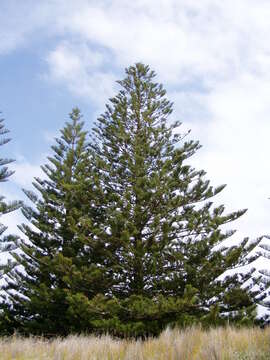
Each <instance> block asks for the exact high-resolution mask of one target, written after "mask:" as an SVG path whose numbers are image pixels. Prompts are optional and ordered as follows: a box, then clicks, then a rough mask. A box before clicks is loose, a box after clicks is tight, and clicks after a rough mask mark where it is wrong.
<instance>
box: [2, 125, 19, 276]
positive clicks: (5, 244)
mask: <svg viewBox="0 0 270 360" xmlns="http://www.w3.org/2000/svg"><path fill="white" fill-rule="evenodd" d="M8 133H9V130H7V129H6V128H5V125H4V120H3V119H0V137H1V138H0V146H2V145H5V144H7V143H8V142H9V141H10V140H11V139H10V138H8V137H6V134H8ZM13 161H14V160H12V159H7V158H0V183H2V182H5V181H7V180H8V179H9V177H10V176H11V175H12V174H13V171H11V170H9V168H8V166H7V165H8V164H10V163H12V162H13ZM20 205H21V204H20V202H19V201H12V202H7V201H6V199H5V197H4V196H3V195H0V216H2V215H5V214H8V213H10V212H12V211H14V210H17V209H18V208H19V207H20ZM6 230H7V227H6V226H4V225H3V224H0V254H1V253H7V252H9V251H11V250H14V249H15V248H16V240H17V237H16V236H13V235H6V236H4V235H3V233H4V232H5V231H6ZM6 271H8V266H2V265H1V266H0V278H1V276H2V275H3V272H6Z"/></svg>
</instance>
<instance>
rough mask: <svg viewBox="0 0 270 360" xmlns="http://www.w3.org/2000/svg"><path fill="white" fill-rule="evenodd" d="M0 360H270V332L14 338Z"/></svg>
mask: <svg viewBox="0 0 270 360" xmlns="http://www.w3.org/2000/svg"><path fill="white" fill-rule="evenodd" d="M0 359H1V360H34V359H35V360H88V359H90V360H105V359H106V360H164V359H165V360H182V359H183V360H192V359H194V360H195V359H196V360H234V359H235V360H253V359H254V360H255V359H256V360H266V359H270V328H268V329H265V330H260V329H258V328H254V329H241V330H237V329H234V328H230V327H228V328H225V329H222V328H220V329H212V330H210V331H202V330H200V329H198V328H190V329H187V330H185V331H177V330H166V331H165V332H163V333H162V334H161V336H160V337H159V338H158V339H149V340H147V341H144V342H143V341H128V340H116V339H112V338H111V337H109V336H102V337H100V338H99V337H94V336H88V337H86V336H70V337H68V338H65V339H54V340H52V341H47V340H44V339H40V338H30V339H23V338H19V337H16V336H14V337H11V338H2V339H1V340H0Z"/></svg>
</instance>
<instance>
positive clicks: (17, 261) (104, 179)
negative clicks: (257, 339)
mask: <svg viewBox="0 0 270 360" xmlns="http://www.w3.org/2000/svg"><path fill="white" fill-rule="evenodd" d="M154 78H155V74H154V72H153V71H150V69H149V67H148V66H145V65H143V64H136V65H135V66H131V67H130V68H128V69H127V70H126V78H125V79H124V80H123V81H119V85H120V87H121V89H120V91H119V93H118V94H117V95H116V96H115V97H114V98H112V99H110V103H109V104H108V105H106V111H105V113H104V114H103V115H101V116H100V117H99V118H98V120H97V123H96V125H95V127H94V129H93V132H92V137H91V141H89V143H88V140H87V133H86V132H85V131H84V130H83V122H82V121H81V120H80V113H79V110H78V109H75V110H73V112H72V113H71V120H70V122H69V123H67V124H66V126H65V127H64V129H63V130H62V131H61V134H62V135H61V138H60V139H57V140H56V145H54V146H53V148H52V149H53V151H54V156H53V157H50V158H49V164H47V165H45V166H44V167H43V171H44V173H45V175H46V176H45V177H44V179H35V182H34V186H35V188H36V190H37V191H38V193H39V194H34V193H33V192H30V191H25V193H26V195H27V196H28V197H29V199H30V200H31V201H32V202H33V203H34V207H33V208H32V207H27V206H24V208H23V213H24V215H25V217H26V218H27V219H28V220H29V221H30V223H31V225H28V224H24V225H23V226H21V230H22V231H23V233H24V235H25V237H26V239H25V240H21V242H20V252H16V253H15V252H13V258H14V263H13V270H12V271H10V272H9V274H8V277H7V285H6V287H5V291H6V297H5V302H4V305H3V311H2V319H4V320H2V324H6V325H4V326H5V329H7V328H8V329H10V331H13V329H17V330H18V331H22V332H25V333H34V334H45V335H59V334H61V335H65V334H67V333H70V332H91V331H95V332H110V333H112V334H115V335H117V336H144V335H149V334H152V335H157V334H159V333H160V331H161V330H163V329H164V328H165V327H166V326H167V325H172V326H173V325H179V326H187V325H190V324H193V323H202V324H205V325H218V324H223V323H226V322H228V321H230V322H235V323H237V324H248V323H252V322H253V321H254V317H255V311H254V309H255V305H254V301H253V299H252V297H251V294H250V291H249V290H250V289H248V288H245V289H244V288H243V286H242V285H243V284H244V283H245V282H246V280H247V279H248V278H249V277H250V275H251V274H250V273H247V274H245V275H244V274H239V273H237V274H235V273H230V272H229V270H233V269H235V268H237V267H240V266H242V265H246V264H248V263H250V262H251V261H252V260H253V258H251V257H249V259H248V258H247V255H248V254H249V253H250V251H251V250H252V249H254V247H255V246H256V245H257V242H254V243H252V244H250V243H248V239H244V240H243V241H242V242H241V243H240V244H239V245H235V246H229V247H226V246H224V240H226V239H227V238H229V237H230V236H231V235H232V234H233V231H223V230H222V225H224V224H227V223H230V222H232V221H234V220H236V219H238V218H239V217H240V216H241V215H243V214H244V212H245V210H240V211H236V212H233V213H229V214H226V213H225V209H224V206H223V205H221V206H217V207H215V206H214V205H213V203H212V200H211V199H212V198H213V197H214V196H215V195H217V194H218V193H219V192H220V191H222V189H223V188H224V185H222V186H219V187H217V188H213V187H212V186H211V185H210V183H209V181H208V180H206V179H205V172H204V171H203V170H196V169H194V168H193V167H192V166H190V165H189V164H188V163H187V160H188V159H189V158H190V157H191V156H192V155H193V154H194V153H195V152H196V151H197V150H198V149H199V148H200V145H199V144H198V142H194V141H186V140H185V134H182V135H181V134H178V133H177V132H178V128H179V126H180V124H179V123H178V122H176V123H173V124H170V121H169V119H168V117H169V115H170V114H171V113H172V103H171V102H170V101H169V100H168V99H167V97H166V92H165V90H164V89H163V87H162V85H160V84H157V83H155V82H154ZM225 272H227V273H226V274H227V276H223V278H221V275H222V274H224V273H225ZM7 324H8V325H7Z"/></svg>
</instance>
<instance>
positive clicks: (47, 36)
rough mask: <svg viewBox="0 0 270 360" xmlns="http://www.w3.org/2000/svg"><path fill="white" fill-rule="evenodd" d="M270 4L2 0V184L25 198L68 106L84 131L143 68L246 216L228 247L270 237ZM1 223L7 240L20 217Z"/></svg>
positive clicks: (199, 157) (224, 197) (225, 196)
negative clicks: (10, 172)
mask: <svg viewBox="0 0 270 360" xmlns="http://www.w3.org/2000/svg"><path fill="white" fill-rule="evenodd" d="M269 16H270V2H269V1H264V0H257V1H256V2H255V1H253V0H238V1H237V2H236V1H232V0H227V1H220V0H200V1H196V0H148V1H143V0H134V1H132V2H129V1H124V0H114V1H107V0H99V1H90V0H89V1H87V0H76V1H75V0H65V1H64V0H44V1H43V0H39V1H36V0H24V1H21V0H1V2H0V69H1V86H0V99H1V102H0V109H1V111H2V113H3V114H2V115H3V117H4V118H5V123H6V127H7V128H9V129H10V130H11V137H12V138H13V140H12V142H11V143H9V144H8V145H7V146H5V149H4V148H3V149H2V152H3V153H4V154H6V155H7V156H9V157H14V158H15V159H16V163H14V164H13V169H14V170H15V171H16V173H15V175H14V176H13V177H12V179H11V180H10V182H9V183H8V184H4V185H1V186H2V192H3V193H4V194H5V195H6V196H7V198H9V199H14V198H17V199H18V198H19V199H24V197H23V194H22V192H21V190H20V189H21V187H27V188H29V187H31V182H32V180H33V177H34V176H36V175H40V174H41V173H40V165H41V164H43V163H44V161H45V159H46V156H47V155H48V154H49V153H50V146H51V144H52V140H53V138H54V136H56V135H57V132H58V130H59V129H60V128H61V127H62V126H63V124H64V122H65V121H66V120H67V117H68V113H69V112H70V111H71V109H72V108H73V107H74V106H79V107H80V108H81V110H82V113H83V114H84V120H85V122H86V126H87V128H90V127H91V125H92V123H93V121H94V120H95V118H96V117H97V115H98V114H99V113H101V112H102V111H103V110H104V105H105V102H106V101H107V99H108V98H109V97H110V96H112V95H113V94H115V91H116V88H117V87H116V85H115V80H117V79H121V78H122V77H123V73H124V68H125V67H126V66H129V65H131V64H133V63H134V62H137V61H142V62H144V63H147V64H149V65H150V66H151V67H152V68H153V69H154V70H155V71H156V72H157V74H158V80H159V81H161V82H162V83H163V84H164V86H165V88H166V89H167V90H168V96H169V98H170V99H171V100H172V101H174V104H175V105H174V109H175V111H174V114H173V116H172V118H173V119H178V120H180V121H182V122H183V126H182V129H181V128H180V131H186V130H187V129H191V130H192V131H191V135H190V138H192V139H195V140H197V139H198V140H199V141H200V142H201V144H202V145H203V148H202V149H201V150H200V151H199V153H198V154H196V156H194V158H193V159H192V164H193V165H194V166H196V167H199V168H203V169H205V170H206V171H207V177H208V178H210V179H211V181H212V183H213V185H219V184H223V183H226V184H227V188H226V189H225V190H224V191H223V193H222V194H221V195H219V197H218V198H217V199H216V201H217V203H224V204H225V206H226V208H227V209H228V211H230V210H237V209H241V208H248V209H249V211H248V213H247V214H246V215H245V216H243V217H242V219H241V220H238V221H237V222H236V223H235V225H234V228H236V229H237V230H238V232H237V234H236V235H235V237H234V239H235V241H237V239H241V238H242V237H244V236H250V237H251V238H255V237H258V236H260V235H262V234H266V233H270V226H269V214H270V200H268V197H269V196H270V164H269V160H268V157H269V153H270V141H269V134H270V42H269V41H268V39H269V35H270V22H269ZM4 221H5V222H6V223H7V224H8V225H9V229H10V230H12V231H13V232H14V231H15V230H16V224H17V223H19V222H21V221H22V218H21V216H20V215H19V213H16V214H13V216H12V217H7V218H6V219H4Z"/></svg>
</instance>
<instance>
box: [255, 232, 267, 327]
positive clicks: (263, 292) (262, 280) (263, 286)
mask: <svg viewBox="0 0 270 360" xmlns="http://www.w3.org/2000/svg"><path fill="white" fill-rule="evenodd" d="M266 239H267V240H269V239H270V236H269V235H265V236H264V240H266ZM258 255H259V256H262V257H263V258H264V259H265V260H266V263H265V265H267V264H269V260H270V246H269V244H268V243H266V242H262V243H261V244H260V246H259V250H258ZM259 273H260V275H259V276H257V277H254V285H256V286H257V287H259V288H260V297H258V299H257V302H258V303H259V304H260V305H261V306H263V307H264V309H265V312H264V315H263V316H262V321H263V325H269V324H270V271H269V269H267V266H265V269H263V270H260V271H259Z"/></svg>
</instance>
